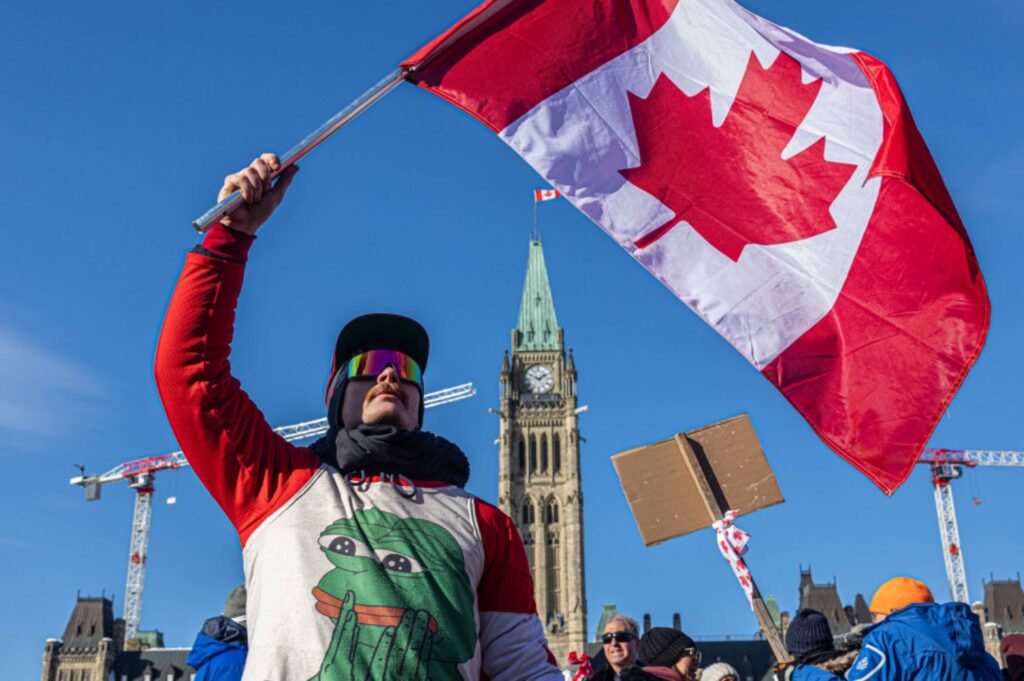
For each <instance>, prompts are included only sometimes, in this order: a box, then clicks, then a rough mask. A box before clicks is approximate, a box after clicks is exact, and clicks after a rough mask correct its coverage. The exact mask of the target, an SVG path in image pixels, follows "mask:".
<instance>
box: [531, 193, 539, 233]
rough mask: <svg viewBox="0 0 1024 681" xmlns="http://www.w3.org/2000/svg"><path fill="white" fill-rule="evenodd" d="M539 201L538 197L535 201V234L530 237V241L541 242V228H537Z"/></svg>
mask: <svg viewBox="0 0 1024 681" xmlns="http://www.w3.org/2000/svg"><path fill="white" fill-rule="evenodd" d="M538 203H540V202H539V201H537V199H536V197H534V199H533V234H531V235H530V241H540V228H539V227H537V204H538Z"/></svg>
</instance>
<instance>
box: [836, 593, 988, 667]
mask: <svg viewBox="0 0 1024 681" xmlns="http://www.w3.org/2000/svg"><path fill="white" fill-rule="evenodd" d="M868 609H869V610H871V612H872V613H873V614H874V616H875V622H876V623H875V624H874V625H872V626H871V627H870V628H868V629H867V630H866V632H865V634H864V641H863V645H862V646H861V649H860V653H859V654H858V655H857V659H855V660H854V661H853V666H852V667H850V669H849V670H848V671H847V672H846V680H847V681H868V679H871V681H919V680H921V679H929V680H932V679H935V681H1002V680H1003V677H1002V672H1001V671H1000V669H999V665H998V664H997V663H996V661H995V658H993V657H992V656H991V655H989V654H988V653H987V652H986V651H985V642H984V640H983V639H982V636H981V626H980V625H979V623H978V617H977V615H975V614H974V613H972V612H971V609H970V607H969V606H968V605H967V604H966V603H941V604H940V603H936V602H935V598H933V597H932V593H931V591H930V590H929V589H928V587H927V586H925V585H924V584H922V583H921V582H919V581H917V580H916V579H910V578H909V577H896V578H895V579H890V580H889V581H888V582H886V583H885V584H883V585H882V586H880V587H879V588H878V591H876V592H875V595H874V597H873V598H872V599H871V605H870V606H869V607H868Z"/></svg>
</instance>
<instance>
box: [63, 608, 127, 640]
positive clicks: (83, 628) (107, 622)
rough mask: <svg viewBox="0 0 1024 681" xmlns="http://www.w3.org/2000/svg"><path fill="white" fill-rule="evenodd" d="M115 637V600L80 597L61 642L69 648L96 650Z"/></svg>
mask: <svg viewBox="0 0 1024 681" xmlns="http://www.w3.org/2000/svg"><path fill="white" fill-rule="evenodd" d="M113 635H114V602H113V600H112V599H109V598H106V597H105V596H101V597H99V598H96V597H92V596H86V597H82V596H79V597H78V600H77V601H76V602H75V609H74V610H73V611H72V612H71V618H70V619H69V620H68V626H67V628H66V629H65V630H64V636H63V637H62V639H61V640H62V641H63V642H64V645H65V646H66V647H68V648H95V647H96V646H97V645H99V642H100V641H101V640H103V639H104V638H112V637H113Z"/></svg>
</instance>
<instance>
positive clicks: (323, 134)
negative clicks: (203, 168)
mask: <svg viewBox="0 0 1024 681" xmlns="http://www.w3.org/2000/svg"><path fill="white" fill-rule="evenodd" d="M408 73H409V71H408V70H406V69H395V70H394V71H392V72H391V73H389V74H388V75H386V76H384V77H383V78H381V79H380V80H379V81H378V82H377V83H376V84H375V85H374V86H373V87H371V88H370V89H369V90H367V91H366V92H364V93H363V94H361V95H360V96H359V97H358V98H357V99H356V100H355V101H353V102H352V103H351V104H349V105H348V106H346V107H345V108H344V109H342V110H341V111H339V112H338V113H336V114H334V115H333V116H331V117H330V118H329V119H327V120H326V121H325V122H324V124H323V125H321V126H320V127H319V128H317V129H316V130H314V131H313V132H311V133H309V134H308V135H306V136H305V137H304V138H303V139H302V141H301V142H299V143H298V144H296V145H295V146H294V147H292V148H291V149H289V150H288V151H287V152H286V153H285V155H284V156H282V157H281V167H280V168H278V169H277V171H276V172H275V173H274V174H273V176H272V177H271V179H276V178H277V176H278V175H280V174H281V173H282V172H283V171H284V169H285V168H287V167H288V166H290V165H292V164H293V163H295V162H296V161H298V160H299V159H300V158H302V157H303V156H305V155H306V154H308V153H309V152H311V151H313V149H315V148H316V147H318V146H320V144H321V143H322V142H324V141H325V140H326V139H327V138H328V137H330V136H331V135H333V134H334V133H336V132H338V131H339V130H341V128H343V127H344V126H345V125H346V124H347V123H348V122H349V121H351V120H352V119H353V118H355V117H356V116H358V115H359V114H361V113H363V112H364V111H366V110H367V109H369V108H370V107H371V106H373V105H374V104H375V103H376V102H377V101H378V100H379V99H381V98H382V97H383V96H384V95H386V94H387V93H389V92H391V91H392V90H394V89H395V88H396V87H397V86H398V84H399V83H401V82H402V81H403V80H404V79H405V76H406V75H408ZM240 205H242V194H241V192H234V193H233V194H231V195H230V196H228V197H227V198H225V199H224V200H223V201H221V202H220V203H218V204H217V205H216V206H214V207H213V208H211V209H210V210H208V211H206V212H205V213H203V214H202V215H201V216H199V217H198V218H196V219H195V220H193V221H192V226H193V227H195V228H196V231H198V232H199V233H200V234H202V233H203V232H205V231H206V230H208V229H209V228H210V227H212V226H213V224H214V223H215V222H218V221H219V220H221V219H222V218H224V217H225V216H227V215H230V214H231V213H232V211H234V210H235V209H236V208H238V207H239V206H240Z"/></svg>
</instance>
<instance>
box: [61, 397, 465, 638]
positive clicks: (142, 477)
mask: <svg viewBox="0 0 1024 681" xmlns="http://www.w3.org/2000/svg"><path fill="white" fill-rule="evenodd" d="M475 394H476V389H475V388H474V387H473V384H472V383H463V384H462V385H457V386H454V387H451V388H445V389H444V390H438V391H436V392H432V393H427V394H426V395H424V396H423V402H424V407H425V408H427V409H430V408H431V407H439V406H441V405H442V404H448V403H449V402H456V401H458V400H464V399H466V398H467V397H472V396H473V395H475ZM327 428H328V425H327V419H326V418H322V419H317V420H315V421H306V422H305V423H296V424H294V425H291V426H282V427H280V428H275V429H274V432H276V433H277V434H278V435H280V436H281V437H283V438H284V439H285V440H288V441H289V442H293V441H297V440H305V439H307V438H311V437H316V436H317V435H323V434H324V433H326V432H327ZM188 465H189V463H188V460H186V459H185V455H184V454H182V453H181V452H180V451H179V452H172V453H170V454H160V455H158V456H147V457H144V458H141V459H135V460H133V461H125V462H124V463H121V464H118V465H117V466H115V467H114V468H112V469H110V470H109V471H107V472H106V473H103V474H102V475H85V474H84V472H83V474H82V475H77V476H75V477H73V478H71V480H70V483H71V484H72V485H80V486H81V487H84V488H85V500H86V501H97V500H99V498H100V489H101V485H106V484H107V483H111V482H121V481H127V482H128V486H129V487H130V488H132V489H134V490H135V511H134V513H133V515H132V538H131V543H130V544H129V549H128V579H127V581H126V582H125V587H124V623H125V638H126V639H127V638H134V637H135V636H136V635H137V634H138V631H139V621H140V620H141V619H142V591H143V586H144V584H145V580H146V559H147V554H146V550H147V547H148V545H149V527H150V522H151V518H152V513H153V489H154V487H153V483H154V478H155V476H156V474H157V472H159V471H173V470H177V469H179V468H186V467H188Z"/></svg>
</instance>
